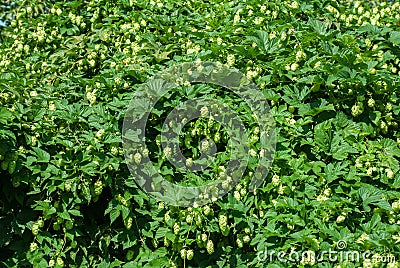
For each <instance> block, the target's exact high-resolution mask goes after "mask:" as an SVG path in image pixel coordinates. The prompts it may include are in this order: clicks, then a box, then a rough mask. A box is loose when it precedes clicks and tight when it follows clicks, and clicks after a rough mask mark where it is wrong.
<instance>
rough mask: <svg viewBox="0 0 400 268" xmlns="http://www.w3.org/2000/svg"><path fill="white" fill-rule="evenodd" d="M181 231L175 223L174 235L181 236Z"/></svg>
mask: <svg viewBox="0 0 400 268" xmlns="http://www.w3.org/2000/svg"><path fill="white" fill-rule="evenodd" d="M179 231H180V226H179V224H178V223H177V222H175V224H174V234H176V235H177V234H179Z"/></svg>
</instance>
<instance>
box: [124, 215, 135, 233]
mask: <svg viewBox="0 0 400 268" xmlns="http://www.w3.org/2000/svg"><path fill="white" fill-rule="evenodd" d="M132 223H133V219H132V217H129V218H128V219H127V220H126V221H125V227H126V229H128V230H130V229H131V228H132Z"/></svg>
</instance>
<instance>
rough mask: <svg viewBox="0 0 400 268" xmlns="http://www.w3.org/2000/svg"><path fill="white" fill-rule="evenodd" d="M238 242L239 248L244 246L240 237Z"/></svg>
mask: <svg viewBox="0 0 400 268" xmlns="http://www.w3.org/2000/svg"><path fill="white" fill-rule="evenodd" d="M236 244H237V245H238V248H242V247H243V241H242V240H241V239H240V238H238V239H236Z"/></svg>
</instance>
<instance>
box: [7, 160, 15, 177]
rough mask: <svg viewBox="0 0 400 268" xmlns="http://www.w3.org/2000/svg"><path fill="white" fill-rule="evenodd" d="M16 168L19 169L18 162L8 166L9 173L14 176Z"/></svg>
mask: <svg viewBox="0 0 400 268" xmlns="http://www.w3.org/2000/svg"><path fill="white" fill-rule="evenodd" d="M16 167H17V162H16V161H11V162H10V163H9V164H8V173H10V174H13V173H14V171H15V168H16Z"/></svg>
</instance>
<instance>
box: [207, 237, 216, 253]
mask: <svg viewBox="0 0 400 268" xmlns="http://www.w3.org/2000/svg"><path fill="white" fill-rule="evenodd" d="M206 248H207V252H208V254H210V255H211V254H213V253H214V243H213V241H212V240H208V241H207V247H206Z"/></svg>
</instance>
